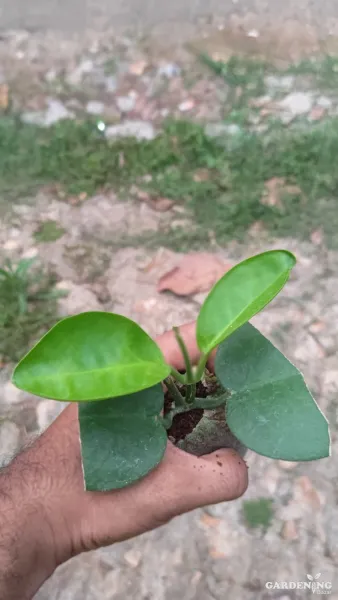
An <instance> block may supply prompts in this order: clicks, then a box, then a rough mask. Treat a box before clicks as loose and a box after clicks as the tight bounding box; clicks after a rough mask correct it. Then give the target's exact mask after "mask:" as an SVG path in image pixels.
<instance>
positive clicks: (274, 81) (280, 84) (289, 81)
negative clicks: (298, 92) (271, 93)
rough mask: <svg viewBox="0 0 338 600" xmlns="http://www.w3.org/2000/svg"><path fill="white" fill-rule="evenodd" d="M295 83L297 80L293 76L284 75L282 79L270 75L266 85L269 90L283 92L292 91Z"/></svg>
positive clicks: (266, 79)
mask: <svg viewBox="0 0 338 600" xmlns="http://www.w3.org/2000/svg"><path fill="white" fill-rule="evenodd" d="M294 82H295V78H294V77H293V76H292V75H284V76H282V77H277V76H276V75H268V76H267V77H266V78H265V84H266V86H267V87H269V88H273V89H274V88H276V89H283V90H291V88H292V87H293V84H294Z"/></svg>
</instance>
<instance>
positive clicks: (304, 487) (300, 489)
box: [294, 475, 322, 510]
mask: <svg viewBox="0 0 338 600" xmlns="http://www.w3.org/2000/svg"><path fill="white" fill-rule="evenodd" d="M294 498H295V500H296V501H298V502H301V503H303V504H308V505H309V506H310V507H311V508H312V509H314V510H318V509H319V508H320V507H321V504H322V501H321V497H320V495H319V493H318V490H316V488H315V487H314V486H313V484H312V481H311V479H310V478H309V477H307V476H306V475H302V476H301V477H298V478H297V479H296V480H295V488H294Z"/></svg>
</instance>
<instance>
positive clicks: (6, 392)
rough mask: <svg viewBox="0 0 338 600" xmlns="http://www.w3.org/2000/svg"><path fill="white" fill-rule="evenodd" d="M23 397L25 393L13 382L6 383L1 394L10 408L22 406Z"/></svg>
mask: <svg viewBox="0 0 338 600" xmlns="http://www.w3.org/2000/svg"><path fill="white" fill-rule="evenodd" d="M23 395H24V392H22V391H21V390H19V389H18V388H17V387H15V385H13V383H12V382H11V381H7V383H5V385H4V387H3V390H2V394H1V396H2V399H3V400H4V401H5V404H7V405H9V406H11V405H12V404H20V403H21V402H22V401H23ZM0 447H1V446H0Z"/></svg>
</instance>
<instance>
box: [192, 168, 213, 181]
mask: <svg viewBox="0 0 338 600" xmlns="http://www.w3.org/2000/svg"><path fill="white" fill-rule="evenodd" d="M210 175H211V174H210V170H209V169H197V170H196V171H195V173H194V174H193V180H194V181H196V183H200V182H201V181H209V179H210Z"/></svg>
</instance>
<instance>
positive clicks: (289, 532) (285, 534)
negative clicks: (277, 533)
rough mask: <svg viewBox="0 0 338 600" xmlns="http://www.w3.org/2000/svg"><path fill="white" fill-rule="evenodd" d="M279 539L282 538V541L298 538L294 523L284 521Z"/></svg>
mask: <svg viewBox="0 0 338 600" xmlns="http://www.w3.org/2000/svg"><path fill="white" fill-rule="evenodd" d="M281 537H282V538H283V540H297V539H298V537H299V536H298V530H297V527H296V523H295V521H285V523H284V525H283V527H282V531H281Z"/></svg>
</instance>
